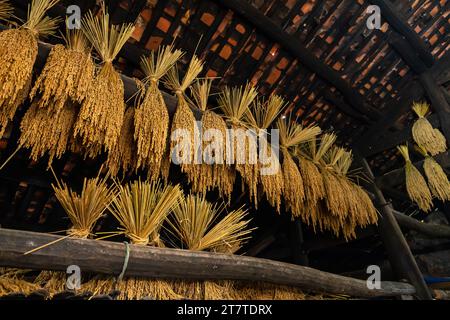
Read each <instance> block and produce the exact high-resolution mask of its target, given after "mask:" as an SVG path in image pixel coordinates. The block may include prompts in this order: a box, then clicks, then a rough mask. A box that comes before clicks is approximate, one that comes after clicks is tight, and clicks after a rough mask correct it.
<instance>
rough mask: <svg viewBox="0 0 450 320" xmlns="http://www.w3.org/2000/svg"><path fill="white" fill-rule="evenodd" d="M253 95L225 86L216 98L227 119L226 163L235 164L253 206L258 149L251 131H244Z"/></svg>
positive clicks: (247, 88)
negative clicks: (228, 129)
mask: <svg viewBox="0 0 450 320" xmlns="http://www.w3.org/2000/svg"><path fill="white" fill-rule="evenodd" d="M256 96H257V91H256V88H254V87H252V86H251V85H250V84H247V85H246V86H244V87H234V88H228V87H226V88H225V89H224V91H223V92H222V93H221V94H220V95H219V101H218V103H219V106H220V108H221V110H222V112H223V113H224V115H225V117H226V118H227V120H228V123H229V125H230V127H231V133H230V134H229V135H227V163H228V164H230V165H231V164H233V163H234V164H235V167H236V170H237V171H238V172H239V173H240V175H241V177H242V179H243V182H244V183H245V184H246V185H247V186H248V188H249V194H250V199H252V200H253V201H254V202H255V204H257V181H258V163H257V162H258V146H257V132H256V131H255V129H251V130H247V127H248V122H247V121H248V119H247V118H246V117H247V116H248V115H249V112H250V109H249V107H250V105H251V104H252V103H253V102H254V100H255V98H256Z"/></svg>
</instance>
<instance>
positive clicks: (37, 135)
mask: <svg viewBox="0 0 450 320" xmlns="http://www.w3.org/2000/svg"><path fill="white" fill-rule="evenodd" d="M76 112H77V111H76V106H75V105H74V103H73V102H71V101H67V102H66V103H65V106H64V107H63V108H62V109H61V111H60V112H59V113H49V112H48V111H47V110H46V109H45V108H39V104H38V102H37V101H35V102H33V103H32V105H31V107H30V108H29V109H28V110H27V112H26V113H25V115H24V117H23V119H22V122H21V124H20V130H21V135H20V139H19V147H22V146H23V147H25V148H28V149H30V150H31V154H30V158H31V159H32V160H34V161H37V160H39V159H40V158H42V157H43V156H44V155H45V154H48V156H49V159H48V166H49V167H50V166H51V164H52V162H53V160H54V159H55V158H57V159H59V158H61V156H62V155H63V154H64V153H65V152H66V150H67V148H68V144H69V142H70V138H71V136H72V132H73V126H74V123H75V120H76Z"/></svg>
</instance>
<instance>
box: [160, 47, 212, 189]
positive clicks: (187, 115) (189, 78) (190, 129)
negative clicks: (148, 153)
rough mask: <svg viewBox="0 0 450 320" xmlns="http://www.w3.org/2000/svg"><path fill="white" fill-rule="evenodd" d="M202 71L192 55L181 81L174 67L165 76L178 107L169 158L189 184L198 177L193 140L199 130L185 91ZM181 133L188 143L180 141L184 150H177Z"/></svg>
mask: <svg viewBox="0 0 450 320" xmlns="http://www.w3.org/2000/svg"><path fill="white" fill-rule="evenodd" d="M202 70H203V63H202V62H201V61H200V60H199V59H198V58H197V57H196V56H195V55H194V56H193V57H192V60H191V62H190V63H189V66H188V69H187V71H186V74H185V75H184V78H183V80H182V81H180V76H179V73H178V69H177V68H176V67H174V68H172V69H170V71H169V72H168V73H167V76H166V85H167V86H168V87H169V88H170V89H171V90H172V91H174V92H175V94H176V96H177V98H178V106H177V110H176V111H175V115H174V117H173V121H172V128H171V141H170V155H171V158H172V157H175V158H177V159H178V162H180V166H181V171H182V172H184V173H186V175H187V177H188V180H189V181H190V182H191V183H192V182H193V181H194V179H195V177H196V176H197V175H198V172H197V167H196V165H195V163H196V162H198V160H199V159H197V150H196V148H195V147H196V146H195V141H196V140H195V139H198V138H199V128H197V123H196V120H195V117H194V114H193V113H192V110H191V108H190V107H189V104H188V102H187V100H186V97H185V91H186V89H187V88H188V87H189V86H190V85H191V84H192V82H193V81H194V79H195V78H196V77H197V76H198V75H199V74H200V72H201V71H202ZM181 131H183V132H184V133H186V134H189V137H188V138H189V139H190V141H185V139H182V143H180V144H182V145H183V146H186V148H182V149H181V150H177V147H176V146H177V139H175V134H176V133H179V132H181ZM178 141H179V139H178Z"/></svg>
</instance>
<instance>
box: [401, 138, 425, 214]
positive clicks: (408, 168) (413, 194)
mask: <svg viewBox="0 0 450 320" xmlns="http://www.w3.org/2000/svg"><path fill="white" fill-rule="evenodd" d="M397 149H398V150H399V151H400V154H401V155H402V156H403V158H404V159H405V178H406V191H407V192H408V195H409V197H410V199H411V200H412V201H414V202H415V203H416V204H417V205H418V206H419V208H420V209H421V210H422V211H424V212H428V211H430V210H431V208H432V207H433V200H432V197H431V192H430V189H428V186H427V182H426V181H425V178H424V177H423V176H422V174H421V173H420V172H419V170H418V169H417V168H416V167H415V166H414V165H413V164H412V162H411V159H410V158H409V153H408V146H407V145H402V146H398V147H397Z"/></svg>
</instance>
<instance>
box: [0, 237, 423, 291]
mask: <svg viewBox="0 0 450 320" xmlns="http://www.w3.org/2000/svg"><path fill="white" fill-rule="evenodd" d="M60 238H61V236H57V235H51V234H42V233H36V232H26V231H18V230H8V229H0V243H1V244H2V245H1V247H0V266H4V267H18V268H27V269H38V270H43V269H44V270H61V271H65V270H66V268H67V266H69V265H73V264H74V265H78V266H79V267H80V268H81V271H82V272H94V273H103V274H110V275H118V274H119V273H120V272H121V269H122V266H123V261H124V256H125V246H124V244H123V243H117V242H110V241H97V240H87V239H84V240H83V239H71V238H67V239H64V240H62V241H59V242H57V243H55V244H53V245H50V246H47V247H46V248H44V249H41V250H38V251H36V252H34V253H31V254H28V255H24V254H23V253H24V252H27V251H29V250H30V249H33V248H36V247H38V246H41V245H43V244H46V243H49V242H51V241H54V240H57V239H60ZM126 275H128V276H135V277H150V278H165V279H185V280H188V279H197V280H210V279H211V280H212V279H227V280H247V281H264V282H270V283H276V284H282V285H290V286H296V287H300V288H302V289H304V290H310V291H314V292H324V293H330V294H347V295H351V296H356V297H376V296H398V295H401V294H414V293H415V289H414V288H413V287H412V286H411V285H410V284H407V283H397V282H382V284H381V289H372V290H371V289H368V288H367V284H366V281H363V280H357V279H352V278H348V277H343V276H339V275H335V274H331V273H328V272H323V271H320V270H316V269H313V268H308V267H303V266H297V265H292V264H288V263H283V262H277V261H272V260H266V259H259V258H253V257H246V256H236V255H227V254H219V253H212V252H200V251H198V252H196V251H188V250H177V249H164V248H155V247H150V246H137V245H130V258H129V262H128V266H127V270H126Z"/></svg>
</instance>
